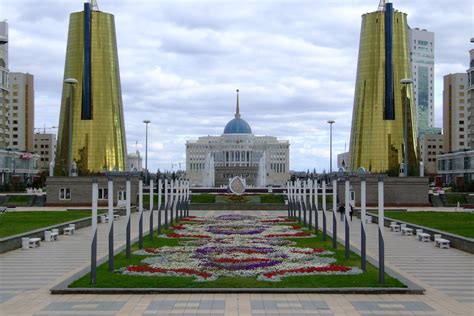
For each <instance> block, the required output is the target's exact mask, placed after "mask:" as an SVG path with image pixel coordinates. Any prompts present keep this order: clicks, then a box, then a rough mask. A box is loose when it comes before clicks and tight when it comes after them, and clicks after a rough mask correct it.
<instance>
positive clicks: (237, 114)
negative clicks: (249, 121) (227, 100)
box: [235, 89, 240, 118]
mask: <svg viewBox="0 0 474 316" xmlns="http://www.w3.org/2000/svg"><path fill="white" fill-rule="evenodd" d="M235 91H236V92H237V105H236V107H235V117H236V118H240V104H239V89H237V90H235Z"/></svg>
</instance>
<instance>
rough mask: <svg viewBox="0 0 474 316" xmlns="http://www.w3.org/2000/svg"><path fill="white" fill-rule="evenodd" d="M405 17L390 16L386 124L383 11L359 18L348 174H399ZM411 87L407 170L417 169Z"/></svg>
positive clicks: (406, 70) (406, 74) (407, 70)
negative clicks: (390, 87) (390, 114)
mask: <svg viewBox="0 0 474 316" xmlns="http://www.w3.org/2000/svg"><path fill="white" fill-rule="evenodd" d="M407 39H408V35H407V21H406V14H405V13H402V12H397V11H395V12H394V13H393V83H394V108H395V120H384V102H385V101H384V95H385V81H384V78H385V37H384V12H382V11H380V12H373V13H368V14H365V15H363V17H362V29H361V36H360V44H359V61H358V66H357V79H356V88H355V94H354V109H353V114H352V130H351V141H350V155H351V156H350V159H351V168H352V170H357V169H358V168H360V167H364V168H365V169H366V170H368V171H371V172H391V173H397V174H398V169H399V167H400V163H401V162H403V156H404V153H403V145H404V142H405V141H404V121H405V116H404V102H405V90H404V89H402V85H401V84H400V80H401V79H403V78H411V77H412V75H411V67H410V58H409V49H408V40H407ZM412 100H413V88H412V86H411V85H409V86H408V109H409V110H408V157H409V160H408V161H409V169H412V168H417V167H418V158H417V152H416V146H417V145H416V126H414V124H415V123H414V120H413V119H412V118H414V117H415V112H414V108H413V106H412V105H411V104H412Z"/></svg>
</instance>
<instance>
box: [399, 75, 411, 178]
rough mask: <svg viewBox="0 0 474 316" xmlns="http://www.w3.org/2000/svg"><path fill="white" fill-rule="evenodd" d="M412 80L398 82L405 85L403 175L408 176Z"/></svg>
mask: <svg viewBox="0 0 474 316" xmlns="http://www.w3.org/2000/svg"><path fill="white" fill-rule="evenodd" d="M412 83H413V80H412V79H410V78H405V79H402V80H400V84H402V85H404V86H405V146H404V154H403V156H404V157H403V160H404V161H403V162H404V166H403V175H404V176H405V177H408V85H410V84H412Z"/></svg>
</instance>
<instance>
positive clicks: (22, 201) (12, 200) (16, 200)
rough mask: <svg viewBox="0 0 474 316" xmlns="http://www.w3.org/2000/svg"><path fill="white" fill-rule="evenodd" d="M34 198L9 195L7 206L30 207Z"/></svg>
mask: <svg viewBox="0 0 474 316" xmlns="http://www.w3.org/2000/svg"><path fill="white" fill-rule="evenodd" d="M32 199H33V197H32V196H31V195H9V196H8V198H7V200H6V202H5V204H6V205H12V206H13V205H14V206H30V205H31V200H32Z"/></svg>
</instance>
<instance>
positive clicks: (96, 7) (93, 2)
mask: <svg viewBox="0 0 474 316" xmlns="http://www.w3.org/2000/svg"><path fill="white" fill-rule="evenodd" d="M89 2H90V4H91V8H92V10H94V11H99V5H98V4H97V0H89Z"/></svg>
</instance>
